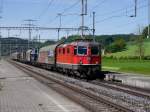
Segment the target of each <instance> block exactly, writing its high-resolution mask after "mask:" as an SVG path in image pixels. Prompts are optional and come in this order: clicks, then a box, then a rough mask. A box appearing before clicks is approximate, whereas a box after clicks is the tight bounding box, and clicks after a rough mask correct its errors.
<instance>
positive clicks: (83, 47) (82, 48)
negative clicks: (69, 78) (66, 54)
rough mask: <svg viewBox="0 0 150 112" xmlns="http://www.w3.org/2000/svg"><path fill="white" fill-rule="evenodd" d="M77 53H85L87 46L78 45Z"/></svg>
mask: <svg viewBox="0 0 150 112" xmlns="http://www.w3.org/2000/svg"><path fill="white" fill-rule="evenodd" d="M78 54H79V55H87V47H85V46H78Z"/></svg>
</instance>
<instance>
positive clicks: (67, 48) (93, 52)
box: [56, 40, 101, 77]
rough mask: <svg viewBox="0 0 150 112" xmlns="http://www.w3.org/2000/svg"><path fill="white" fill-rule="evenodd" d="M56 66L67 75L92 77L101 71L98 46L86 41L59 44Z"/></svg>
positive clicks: (95, 43)
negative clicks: (74, 74)
mask: <svg viewBox="0 0 150 112" xmlns="http://www.w3.org/2000/svg"><path fill="white" fill-rule="evenodd" d="M56 66H57V68H59V70H62V71H63V72H67V73H68V74H69V73H76V74H78V75H80V76H83V77H92V76H94V75H96V74H97V73H99V71H100V69H101V56H100V45H99V44H98V43H97V42H93V41H88V40H78V41H75V42H72V43H68V44H61V45H59V46H57V48H56Z"/></svg>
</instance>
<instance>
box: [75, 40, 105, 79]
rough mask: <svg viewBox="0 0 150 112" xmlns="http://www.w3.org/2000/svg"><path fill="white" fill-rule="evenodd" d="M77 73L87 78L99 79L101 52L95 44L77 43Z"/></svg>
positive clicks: (97, 44) (98, 45)
mask: <svg viewBox="0 0 150 112" xmlns="http://www.w3.org/2000/svg"><path fill="white" fill-rule="evenodd" d="M76 50H77V51H76V52H77V53H76V55H77V60H76V61H77V62H78V71H79V72H80V74H82V76H86V77H89V78H92V77H101V78H103V77H104V76H100V71H101V50H100V44H99V43H97V42H79V43H78V45H77V46H76Z"/></svg>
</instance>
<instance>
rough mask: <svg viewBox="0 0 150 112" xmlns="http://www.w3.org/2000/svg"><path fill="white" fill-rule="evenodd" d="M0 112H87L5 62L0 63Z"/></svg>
mask: <svg viewBox="0 0 150 112" xmlns="http://www.w3.org/2000/svg"><path fill="white" fill-rule="evenodd" d="M0 112H88V110H86V109H85V108H83V107H82V106H80V105H78V104H76V103H75V102H73V101H71V100H69V99H68V98H66V97H64V96H63V95H61V94H59V93H57V92H55V91H54V90H52V89H50V88H49V87H47V86H45V85H43V84H41V83H40V82H38V81H37V80H35V79H34V78H32V77H30V76H28V75H27V74H25V73H24V72H22V71H21V70H19V69H17V68H16V67H15V66H13V65H11V64H9V63H8V62H7V61H5V60H1V61H0Z"/></svg>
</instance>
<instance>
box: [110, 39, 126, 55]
mask: <svg viewBox="0 0 150 112" xmlns="http://www.w3.org/2000/svg"><path fill="white" fill-rule="evenodd" d="M125 48H126V42H125V40H124V39H123V38H121V37H118V38H115V40H114V43H112V44H111V45H109V46H108V47H107V51H108V52H111V53H114V52H119V51H122V50H124V49H125Z"/></svg>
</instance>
